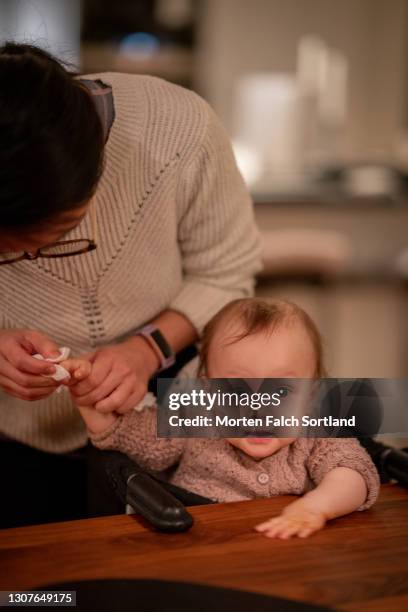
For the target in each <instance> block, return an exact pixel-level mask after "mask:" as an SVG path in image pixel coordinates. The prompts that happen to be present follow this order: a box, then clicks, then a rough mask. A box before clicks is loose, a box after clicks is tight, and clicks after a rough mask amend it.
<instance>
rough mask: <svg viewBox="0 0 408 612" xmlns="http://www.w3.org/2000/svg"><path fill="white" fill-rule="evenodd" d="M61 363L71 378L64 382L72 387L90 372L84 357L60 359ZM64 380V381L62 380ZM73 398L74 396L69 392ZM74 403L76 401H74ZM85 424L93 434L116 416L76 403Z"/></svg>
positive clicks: (106, 427) (103, 428)
mask: <svg viewBox="0 0 408 612" xmlns="http://www.w3.org/2000/svg"><path fill="white" fill-rule="evenodd" d="M60 365H62V366H63V367H64V368H65V369H66V370H68V372H69V373H70V374H71V378H70V379H69V380H67V381H66V382H65V384H66V385H67V386H68V387H72V386H73V385H75V384H76V383H77V382H79V381H82V380H85V378H88V376H89V375H90V374H91V371H92V364H91V362H90V361H86V360H85V359H66V360H65V361H61V363H60ZM63 382H64V381H63ZM71 397H72V398H73V399H74V401H75V398H74V396H73V395H72V394H71ZM75 403H76V402H75ZM76 406H77V408H78V410H79V412H80V413H81V416H82V418H83V419H84V421H85V425H86V426H87V428H88V430H89V431H90V432H91V433H93V434H99V433H102V432H103V431H105V430H106V429H108V428H109V427H110V426H111V425H113V423H114V422H115V421H116V419H117V416H115V415H114V414H113V413H109V414H102V413H100V412H98V411H97V410H95V408H93V407H90V406H79V405H78V404H76Z"/></svg>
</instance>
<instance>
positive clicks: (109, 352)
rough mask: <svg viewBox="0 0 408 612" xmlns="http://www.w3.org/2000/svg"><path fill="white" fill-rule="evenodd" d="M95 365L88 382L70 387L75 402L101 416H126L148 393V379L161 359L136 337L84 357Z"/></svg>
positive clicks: (76, 383) (87, 379)
mask: <svg viewBox="0 0 408 612" xmlns="http://www.w3.org/2000/svg"><path fill="white" fill-rule="evenodd" d="M82 359H88V360H89V361H90V362H91V364H92V371H91V374H90V376H88V378H86V380H83V381H80V382H76V381H70V382H69V383H68V385H69V388H70V391H71V394H72V397H73V400H74V402H75V403H76V404H77V405H80V406H92V407H93V408H95V409H96V410H98V411H100V412H102V413H109V412H118V413H121V414H124V413H126V412H128V411H129V410H131V409H132V408H134V406H136V404H138V403H139V402H140V401H141V400H142V399H143V397H144V395H145V394H146V393H147V385H148V383H149V379H150V378H151V377H152V376H153V374H154V373H155V372H156V371H157V369H158V368H159V358H158V357H157V356H156V354H155V352H154V350H153V349H152V348H151V347H150V345H149V344H148V342H147V341H146V340H145V339H144V338H142V337H140V336H134V337H133V338H130V339H128V340H126V341H125V342H122V343H120V344H116V345H113V346H105V347H102V348H100V349H98V350H96V351H95V352H94V353H88V354H86V355H82Z"/></svg>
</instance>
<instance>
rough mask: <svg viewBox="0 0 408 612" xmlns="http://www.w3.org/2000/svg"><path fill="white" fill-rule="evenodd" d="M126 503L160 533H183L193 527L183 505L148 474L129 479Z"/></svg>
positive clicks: (190, 517) (136, 474) (140, 474)
mask: <svg viewBox="0 0 408 612" xmlns="http://www.w3.org/2000/svg"><path fill="white" fill-rule="evenodd" d="M126 502H127V503H128V504H129V505H130V506H131V507H132V508H133V509H134V510H135V512H137V513H139V514H141V515H142V516H143V518H145V519H146V520H147V521H148V522H149V523H151V525H153V527H155V528H156V529H158V530H159V531H167V532H181V531H187V530H188V529H190V528H191V527H192V526H193V522H194V520H193V517H192V516H191V514H190V513H189V512H187V510H186V509H185V507H184V506H183V504H182V503H181V502H180V501H179V500H178V499H176V498H175V497H173V495H171V493H169V492H168V491H166V489H164V488H163V486H161V485H160V484H159V483H158V482H157V481H156V480H154V479H153V478H152V477H151V476H150V475H149V474H146V472H135V473H134V474H132V475H131V476H130V477H129V479H128V481H127V491H126Z"/></svg>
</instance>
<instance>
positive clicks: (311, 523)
mask: <svg viewBox="0 0 408 612" xmlns="http://www.w3.org/2000/svg"><path fill="white" fill-rule="evenodd" d="M308 468H309V472H310V475H311V478H312V480H313V481H314V482H315V483H316V484H317V486H316V488H315V489H313V490H312V491H309V492H308V493H306V494H305V495H304V496H303V497H301V498H300V499H298V500H296V501H295V502H293V503H292V504H290V505H289V506H287V507H286V508H285V509H284V510H283V512H282V514H281V515H280V516H278V517H275V518H272V519H270V520H268V521H266V522H265V523H261V524H260V525H257V527H256V529H257V531H260V532H262V533H263V534H264V535H266V536H267V537H271V538H273V537H279V538H283V539H286V538H290V537H291V536H294V535H297V536H299V537H307V536H309V535H311V534H312V533H314V532H315V531H318V530H319V529H321V528H322V527H324V525H325V524H326V522H327V521H328V520H330V519H333V518H336V517H338V516H343V515H344V514H349V513H350V512H354V511H355V510H363V509H365V508H367V507H369V506H371V505H372V504H373V503H374V501H375V499H376V497H377V495H378V490H379V478H378V474H377V471H376V468H375V466H374V464H373V463H372V461H371V459H370V457H369V456H368V454H367V453H366V451H365V450H364V449H363V448H362V447H361V445H360V443H359V442H358V440H355V439H351V438H350V439H348V438H347V439H346V438H343V439H320V440H316V441H315V444H314V450H313V452H312V453H311V456H310V457H309V461H308Z"/></svg>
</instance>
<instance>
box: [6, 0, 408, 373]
mask: <svg viewBox="0 0 408 612" xmlns="http://www.w3.org/2000/svg"><path fill="white" fill-rule="evenodd" d="M0 38H1V39H3V40H4V39H17V40H24V41H28V42H32V43H35V44H37V45H40V46H44V47H45V48H46V49H48V50H51V51H52V52H54V53H55V54H56V55H57V56H59V57H60V58H62V59H63V60H65V61H70V62H74V63H75V64H76V65H77V66H78V67H79V68H80V70H81V71H82V72H84V73H93V72H99V71H121V72H127V73H148V74H153V75H156V76H159V77H163V78H165V79H167V80H170V81H173V82H175V83H178V84H180V85H183V86H185V87H188V88H191V89H193V90H195V91H197V92H198V93H199V94H200V95H202V96H203V97H204V98H205V99H207V100H208V102H209V103H210V104H211V105H212V106H213V107H214V109H215V111H216V112H217V113H218V115H219V117H220V118H221V120H222V122H223V123H224V125H225V127H226V129H227V131H228V132H229V134H230V136H231V139H232V141H233V145H234V151H235V154H236V158H237V162H238V164H239V167H240V169H241V171H242V173H243V176H244V178H245V180H246V182H247V184H248V187H249V189H250V191H251V193H252V196H253V200H254V207H255V215H256V219H257V222H258V224H259V227H260V229H261V230H262V233H263V240H264V261H265V269H264V272H263V274H262V275H261V276H260V278H259V282H258V289H257V290H258V294H259V295H262V296H266V297H275V296H279V297H285V298H289V299H292V300H295V301H296V302H299V303H300V304H301V305H303V306H304V307H305V308H306V310H308V311H309V312H310V314H311V315H312V316H313V317H314V318H315V320H316V321H317V323H318V325H319V327H320V328H321V330H322V332H323V335H324V337H325V340H326V347H327V356H328V366H329V371H330V373H331V375H332V376H338V377H364V376H368V377H407V376H408V343H407V340H408V322H407V316H406V312H407V305H408V283H407V279H408V234H407V228H408V223H407V222H408V2H407V0H119V1H117V2H112V1H110V0H82V1H81V0H29V1H28V0H27V1H25V0H18V1H14V0H0Z"/></svg>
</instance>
